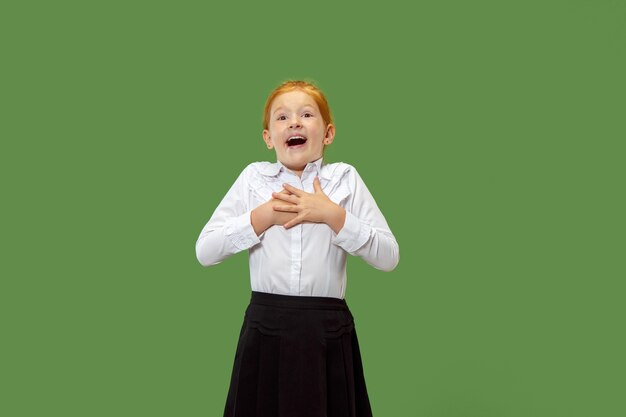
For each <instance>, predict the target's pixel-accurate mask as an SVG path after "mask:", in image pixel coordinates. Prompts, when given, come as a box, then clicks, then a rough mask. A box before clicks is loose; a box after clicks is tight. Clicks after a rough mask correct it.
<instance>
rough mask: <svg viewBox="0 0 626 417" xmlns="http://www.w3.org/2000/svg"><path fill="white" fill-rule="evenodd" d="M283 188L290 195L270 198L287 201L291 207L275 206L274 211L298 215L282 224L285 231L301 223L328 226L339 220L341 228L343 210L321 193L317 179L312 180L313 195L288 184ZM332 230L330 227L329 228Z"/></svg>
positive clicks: (277, 194) (278, 195)
mask: <svg viewBox="0 0 626 417" xmlns="http://www.w3.org/2000/svg"><path fill="white" fill-rule="evenodd" d="M283 187H285V189H286V190H287V191H289V192H290V193H291V194H285V193H272V197H274V198H275V199H277V200H283V201H287V202H289V203H292V205H275V206H274V210H277V211H287V212H294V213H298V215H297V216H296V217H295V218H294V219H292V220H290V221H288V222H287V223H285V224H284V227H285V228H286V229H289V228H290V227H292V226H295V225H297V224H299V223H302V222H311V223H326V224H328V225H329V226H331V224H333V223H336V222H337V220H339V219H341V226H343V220H344V219H345V211H344V209H343V208H342V207H341V206H339V205H337V204H335V203H334V202H332V201H331V200H330V198H328V196H327V195H326V194H324V192H323V191H322V187H321V185H320V181H319V179H318V178H317V177H315V179H314V180H313V189H314V190H315V191H314V193H313V194H310V193H307V192H306V191H304V190H300V189H299V188H295V187H292V186H291V185H289V184H283ZM331 228H332V226H331Z"/></svg>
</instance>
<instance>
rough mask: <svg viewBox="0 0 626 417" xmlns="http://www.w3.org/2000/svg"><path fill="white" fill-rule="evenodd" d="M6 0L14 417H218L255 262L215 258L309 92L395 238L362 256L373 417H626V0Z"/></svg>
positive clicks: (7, 353) (0, 37) (1, 379)
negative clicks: (296, 95) (247, 183)
mask: <svg viewBox="0 0 626 417" xmlns="http://www.w3.org/2000/svg"><path fill="white" fill-rule="evenodd" d="M12 3H14V4H13V5H10V4H6V3H5V4H3V5H2V6H0V44H1V46H2V48H1V52H0V54H1V59H0V61H1V62H2V63H1V65H0V72H1V74H2V75H1V77H0V106H1V107H0V120H1V121H0V136H1V137H2V139H1V140H2V141H1V143H2V145H1V148H0V155H1V156H0V162H1V163H0V173H1V174H2V205H1V207H2V216H1V217H0V219H1V222H2V223H1V230H2V233H1V234H0V235H1V236H2V238H1V244H2V248H1V249H2V254H3V255H2V262H1V266H0V268H1V270H0V275H1V278H0V285H1V287H0V323H1V334H2V337H1V343H0V350H1V351H2V352H1V354H0V384H2V385H1V386H0V392H2V397H3V399H2V400H0V414H2V415H5V416H10V417H21V416H37V417H39V416H63V417H73V416H77V417H83V416H89V417H91V416H107V417H108V416H132V417H135V416H151V417H157V416H168V417H170V416H183V417H188V416H189V417H193V416H220V415H221V413H222V410H223V407H224V402H225V398H226V391H227V388H228V386H227V384H228V381H229V377H230V371H231V369H232V368H231V367H232V361H233V359H234V353H235V347H236V341H237V337H238V332H239V329H240V326H241V321H242V318H243V312H244V309H245V307H246V305H247V302H248V300H249V296H250V283H249V276H248V264H247V254H246V253H241V254H238V255H236V256H234V257H232V258H230V259H228V260H227V261H225V262H223V263H222V264H220V265H217V266H215V267H211V268H202V267H201V266H200V264H199V263H198V262H197V260H196V258H195V251H194V245H195V241H196V238H197V236H198V234H199V233H200V230H201V229H202V227H203V226H204V224H205V223H206V221H207V220H208V219H209V217H210V216H211V214H212V212H213V210H214V208H215V207H216V206H217V204H218V203H219V201H220V200H221V198H222V197H223V195H224V194H225V193H226V191H227V190H228V188H229V187H230V185H231V184H232V182H233V181H234V180H235V178H236V177H237V175H238V174H239V173H240V172H241V170H242V169H243V167H244V166H246V165H247V164H248V163H250V162H252V161H262V160H271V161H274V159H273V158H274V155H273V154H272V153H271V151H268V150H267V148H266V147H265V146H264V144H263V141H262V138H261V113H262V108H263V104H264V101H265V97H266V95H267V94H268V93H269V91H270V90H271V89H272V88H274V87H275V86H276V85H277V84H278V83H280V82H281V81H284V80H286V79H289V78H306V79H311V80H314V81H316V82H317V83H318V84H319V85H320V87H321V88H322V89H323V90H324V91H325V92H326V93H327V96H328V99H329V101H330V103H331V106H332V109H333V113H334V116H335V119H336V127H337V135H336V139H335V142H334V144H333V145H332V146H331V147H330V148H329V149H328V151H327V154H326V158H325V159H326V161H328V162H333V161H335V162H336V161H344V162H348V163H350V164H352V165H354V166H356V167H357V168H358V170H359V172H360V174H361V176H362V177H363V179H364V180H365V182H366V183H367V185H368V187H369V188H370V190H371V192H372V193H373V195H374V196H375V198H376V200H377V202H378V204H379V206H380V208H381V209H382V211H383V213H384V214H385V217H386V218H387V220H388V223H389V225H390V227H391V229H392V231H393V232H394V234H395V236H396V238H397V240H398V242H399V245H400V258H401V259H400V264H399V265H398V267H397V268H396V270H394V271H393V272H390V273H385V272H381V271H377V270H375V269H373V268H372V267H369V266H368V265H367V264H365V263H364V262H363V261H362V260H360V259H358V258H351V259H350V260H349V263H348V289H347V295H346V299H347V301H348V303H349V305H350V308H351V309H352V311H353V313H354V315H355V319H356V325H357V328H358V332H359V340H360V342H361V351H362V356H363V361H364V368H365V376H366V380H367V384H368V389H369V392H370V397H371V401H372V407H373V410H374V414H375V415H376V416H378V417H384V416H388V417H393V416H419V417H527V416H528V417H561V416H562V417H576V416H581V417H583V416H584V417H588V416H601V417H609V416H623V415H626V404H625V403H624V400H623V394H624V372H625V371H626V369H625V368H626V366H625V365H626V361H625V360H624V353H623V352H624V351H625V350H626V349H625V348H626V346H625V342H624V330H623V327H624V316H625V313H626V311H624V310H625V308H624V289H625V288H624V283H623V282H624V277H625V276H626V274H625V269H626V268H625V265H624V231H625V230H624V229H625V227H624V178H625V175H624V174H625V172H624V156H625V154H624V145H623V143H624V137H625V135H624V114H625V112H624V111H625V107H626V106H625V104H624V103H625V102H624V97H625V96H626V82H625V79H624V74H625V73H626V68H625V67H626V59H625V52H624V51H625V40H626V6H625V5H624V3H623V2H619V1H609V0H600V1H594V2H591V1H583V0H578V1H555V0H546V1H517V2H512V1H475V2H469V1H445V2H413V3H410V2H398V1H387V2H384V3H381V4H378V5H374V4H372V5H368V4H367V3H364V2H351V3H350V4H348V3H347V2H344V3H340V2H308V3H285V2H258V4H255V5H246V4H245V3H226V2H224V3H221V4H213V3H211V2H189V1H179V2H169V3H168V2H162V1H157V2H147V1H146V2H140V1H136V0H130V1H124V2H100V4H98V5H96V4H87V3H86V2H78V1H76V2H69V1H61V2H31V3H29V4H25V3H22V4H20V5H16V2H12ZM409 4H410V5H409ZM620 138H621V139H620ZM620 213H621V214H620Z"/></svg>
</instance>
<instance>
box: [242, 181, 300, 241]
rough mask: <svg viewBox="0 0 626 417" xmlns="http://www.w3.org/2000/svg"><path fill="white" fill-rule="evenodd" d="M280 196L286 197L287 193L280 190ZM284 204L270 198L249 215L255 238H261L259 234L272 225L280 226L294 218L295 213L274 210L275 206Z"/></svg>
mask: <svg viewBox="0 0 626 417" xmlns="http://www.w3.org/2000/svg"><path fill="white" fill-rule="evenodd" d="M280 194H285V195H288V194H289V191H287V190H282V191H281V192H280ZM284 204H285V202H284V201H281V200H277V199H275V198H271V199H270V200H268V201H266V202H265V203H263V204H261V205H260V206H258V207H257V208H255V209H254V210H252V212H251V213H250V222H251V223H252V228H253V229H254V232H255V233H256V234H257V236H261V233H263V232H265V231H266V230H267V229H269V228H270V227H272V226H274V225H282V224H285V223H286V222H288V221H289V220H292V219H294V218H295V217H296V213H289V212H283V211H276V210H274V208H273V207H274V206H276V205H284Z"/></svg>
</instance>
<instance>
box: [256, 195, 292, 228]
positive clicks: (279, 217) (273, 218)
mask: <svg viewBox="0 0 626 417" xmlns="http://www.w3.org/2000/svg"><path fill="white" fill-rule="evenodd" d="M278 194H281V195H289V194H290V193H289V191H287V190H282V191H281V192H280V193H278ZM284 204H285V202H284V201H282V200H278V199H276V198H271V199H270V200H269V201H267V202H266V203H265V204H264V205H266V207H267V211H268V215H269V218H270V223H271V224H272V225H283V224H285V223H286V222H288V221H290V220H293V219H294V218H295V217H296V213H294V212H288V211H278V210H275V209H274V208H275V207H277V206H282V205H284ZM288 204H290V205H294V204H293V203H288Z"/></svg>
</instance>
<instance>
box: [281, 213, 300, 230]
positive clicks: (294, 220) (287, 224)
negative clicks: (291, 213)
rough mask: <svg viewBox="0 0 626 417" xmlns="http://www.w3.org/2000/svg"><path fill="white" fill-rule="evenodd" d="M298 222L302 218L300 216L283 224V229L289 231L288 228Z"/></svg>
mask: <svg viewBox="0 0 626 417" xmlns="http://www.w3.org/2000/svg"><path fill="white" fill-rule="evenodd" d="M300 222H302V217H301V216H296V218H294V219H291V220H289V221H288V222H287V223H285V224H284V225H283V227H284V228H285V229H289V228H290V227H293V226H295V225H297V224H299V223H300Z"/></svg>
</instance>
